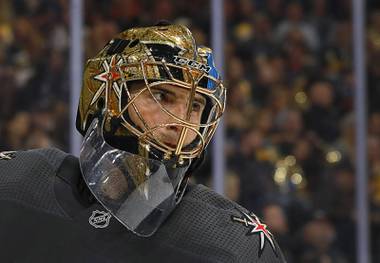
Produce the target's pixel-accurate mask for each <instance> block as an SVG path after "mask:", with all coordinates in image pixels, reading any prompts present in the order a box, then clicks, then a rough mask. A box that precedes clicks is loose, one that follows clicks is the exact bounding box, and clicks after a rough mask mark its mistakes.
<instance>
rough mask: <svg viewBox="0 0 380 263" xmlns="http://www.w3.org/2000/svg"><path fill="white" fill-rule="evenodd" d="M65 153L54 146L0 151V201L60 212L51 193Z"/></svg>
mask: <svg viewBox="0 0 380 263" xmlns="http://www.w3.org/2000/svg"><path fill="white" fill-rule="evenodd" d="M67 156H68V154H67V153H64V152H63V151H61V150H58V149H55V148H49V149H35V150H28V151H7V152H1V153H0V201H11V202H17V203H19V204H22V205H24V206H26V207H29V208H31V209H37V210H43V211H45V212H48V213H52V214H55V215H63V214H64V211H63V210H62V209H61V208H60V206H59V205H58V203H57V201H56V198H55V194H54V180H55V179H56V174H57V171H58V170H59V169H60V166H61V164H62V162H63V160H64V159H65V158H66V157H67Z"/></svg>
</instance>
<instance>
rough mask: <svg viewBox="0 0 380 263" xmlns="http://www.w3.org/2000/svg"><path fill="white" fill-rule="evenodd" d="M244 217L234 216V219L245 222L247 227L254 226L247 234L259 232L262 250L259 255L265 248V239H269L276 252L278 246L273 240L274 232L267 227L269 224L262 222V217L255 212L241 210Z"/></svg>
mask: <svg viewBox="0 0 380 263" xmlns="http://www.w3.org/2000/svg"><path fill="white" fill-rule="evenodd" d="M241 213H242V214H243V218H240V217H235V216H232V221H235V222H239V223H243V224H244V225H245V226H246V227H252V228H251V229H250V231H249V232H248V233H247V235H252V234H259V237H260V250H259V255H261V253H262V252H263V250H264V246H265V240H267V241H268V242H269V243H270V245H271V247H272V249H273V251H274V252H275V253H276V247H275V244H274V242H273V237H272V233H271V232H269V230H268V229H267V225H266V224H263V223H261V222H260V219H259V218H258V217H257V216H256V215H254V214H251V215H249V214H247V213H244V212H242V211H241Z"/></svg>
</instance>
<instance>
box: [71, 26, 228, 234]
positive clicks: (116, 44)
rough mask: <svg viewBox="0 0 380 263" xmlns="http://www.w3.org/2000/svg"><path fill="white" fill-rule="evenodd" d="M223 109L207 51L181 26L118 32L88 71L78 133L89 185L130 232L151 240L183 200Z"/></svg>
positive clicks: (221, 89)
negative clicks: (151, 236) (148, 237)
mask: <svg viewBox="0 0 380 263" xmlns="http://www.w3.org/2000/svg"><path fill="white" fill-rule="evenodd" d="M224 107H225V89H224V87H223V85H222V83H221V79H220V76H219V73H218V71H217V70H216V68H215V66H214V62H213V56H212V52H211V50H210V49H209V48H207V47H198V46H196V44H195V41H194V39H193V37H192V35H191V33H190V31H189V30H188V29H187V28H186V27H184V26H180V25H162V26H154V27H145V28H132V29H129V30H127V31H125V32H122V33H121V34H119V35H118V36H117V37H116V38H114V39H113V40H111V41H110V42H109V43H108V44H107V45H106V46H105V48H104V49H103V50H102V51H101V52H100V53H99V54H98V55H96V57H94V58H92V59H89V60H88V61H87V64H86V67H85V72H84V80H83V87H82V92H81V98H80V102H79V109H78V117H77V128H78V130H79V131H80V132H81V133H82V134H83V135H84V136H85V138H84V142H83V145H82V149H81V153H80V165H81V170H82V174H83V176H84V179H85V182H86V184H87V185H88V187H89V188H90V190H91V191H92V193H93V194H94V196H95V197H96V198H97V200H98V201H99V202H100V203H101V204H102V205H103V206H104V207H105V208H107V209H108V210H109V211H110V212H111V213H112V214H113V215H114V217H115V218H117V219H118V220H119V221H120V222H121V223H122V224H124V225H125V226H126V227H127V228H128V229H130V230H131V231H133V232H134V233H136V234H138V235H141V236H149V235H152V234H153V233H154V232H155V231H156V230H157V228H158V227H159V226H160V225H161V223H162V222H163V221H164V220H165V218H166V217H167V215H169V214H170V212H171V211H172V210H173V209H174V207H175V206H176V204H177V203H178V202H179V201H180V200H181V198H182V195H183V193H184V190H185V187H186V184H187V179H188V176H189V171H190V170H192V169H194V167H195V166H196V165H197V163H198V162H199V159H200V158H201V157H202V153H203V150H204V149H205V147H206V146H207V144H208V143H209V142H210V140H211V137H212V135H213V134H214V132H215V129H216V127H217V124H218V122H219V119H220V117H221V116H222V114H223V111H224Z"/></svg>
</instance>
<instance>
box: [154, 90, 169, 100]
mask: <svg viewBox="0 0 380 263" xmlns="http://www.w3.org/2000/svg"><path fill="white" fill-rule="evenodd" d="M152 94H153V97H154V98H155V99H156V100H157V101H166V100H167V99H168V96H167V92H165V91H164V90H154V91H152Z"/></svg>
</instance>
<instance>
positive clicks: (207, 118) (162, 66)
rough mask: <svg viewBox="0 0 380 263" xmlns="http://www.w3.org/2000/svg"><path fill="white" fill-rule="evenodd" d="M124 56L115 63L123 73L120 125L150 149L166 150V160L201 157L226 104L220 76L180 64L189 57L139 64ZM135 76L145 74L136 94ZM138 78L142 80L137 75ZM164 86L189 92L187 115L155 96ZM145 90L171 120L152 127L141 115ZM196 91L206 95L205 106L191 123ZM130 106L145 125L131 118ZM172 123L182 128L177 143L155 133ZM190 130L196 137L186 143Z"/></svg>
mask: <svg viewBox="0 0 380 263" xmlns="http://www.w3.org/2000/svg"><path fill="white" fill-rule="evenodd" d="M121 59H122V60H123V62H122V63H120V64H119V65H116V66H115V67H117V71H118V73H119V74H120V79H121V87H122V91H121V92H122V94H121V95H122V96H121V99H120V100H119V110H120V113H119V115H118V116H117V117H118V118H121V119H122V121H121V124H122V125H123V126H124V127H125V128H126V129H128V130H129V131H130V132H131V133H133V134H134V135H135V136H137V138H138V140H139V143H140V144H143V145H146V146H147V147H146V148H147V150H148V151H149V147H150V146H153V147H155V148H156V149H158V150H159V151H161V152H163V153H164V158H166V159H170V158H173V157H176V158H177V159H178V160H179V162H180V163H181V162H183V160H184V159H192V158H195V157H198V156H199V155H200V154H201V153H202V151H203V150H204V148H205V147H206V146H207V144H208V143H209V142H210V140H211V137H212V135H213V134H214V132H215V129H216V127H217V124H218V122H219V119H220V117H221V115H222V114H223V111H224V107H225V89H224V87H223V84H222V83H221V81H220V79H218V78H217V77H218V76H217V75H214V76H212V75H210V74H208V73H209V72H207V68H206V67H205V66H204V65H201V64H199V63H198V64H195V63H194V61H193V63H194V65H193V66H189V64H186V66H183V65H178V64H184V63H186V60H185V59H184V58H180V57H175V58H174V61H177V62H178V63H177V64H174V63H169V62H166V61H165V60H164V59H162V60H161V61H159V62H151V61H147V60H145V61H141V62H140V63H127V61H126V59H127V58H126V57H121ZM201 66H204V68H206V70H204V69H202V68H200V67H201ZM197 67H198V68H197ZM133 76H142V78H143V82H142V84H143V85H142V86H143V87H140V89H139V91H138V92H137V93H135V94H132V92H131V90H130V89H129V88H130V87H129V86H130V83H131V81H132V80H133V79H134V78H133ZM136 79H137V80H141V79H140V78H138V77H137V78H136ZM162 85H171V86H174V87H175V88H179V89H184V90H186V91H187V94H188V99H187V105H186V114H185V116H178V115H177V114H176V112H172V111H171V110H170V109H168V108H167V107H165V105H163V104H162V103H161V102H160V101H158V100H157V98H156V97H155V96H154V94H153V93H154V89H155V88H157V87H160V86H162ZM144 92H149V94H150V96H151V97H152V98H153V100H154V102H155V103H156V104H157V105H158V106H159V109H160V110H161V111H162V114H166V115H167V116H169V117H170V120H171V121H170V122H167V123H159V124H157V125H154V126H153V127H152V126H150V125H149V124H148V123H147V122H146V120H145V118H144V116H142V114H141V109H139V108H138V106H137V105H136V103H135V102H136V100H137V99H138V98H139V96H141V95H142V94H143V93H144ZM196 94H199V95H200V96H203V97H204V98H205V100H206V105H205V108H204V110H203V113H202V116H201V119H200V121H198V122H192V121H191V118H190V117H191V114H192V106H193V103H194V99H195V96H196ZM131 108H132V109H133V111H135V112H136V114H137V116H138V118H139V119H140V120H141V123H142V124H143V127H139V126H138V125H136V123H134V122H133V121H132V120H131V118H130V116H129V110H130V109H131ZM173 126H175V127H177V128H178V129H179V130H180V134H179V136H178V140H177V142H176V143H175V144H174V145H173V144H171V145H169V144H168V143H166V142H164V141H163V140H161V139H160V138H159V137H158V136H156V131H158V130H160V129H165V128H168V127H173ZM189 133H190V134H193V135H195V138H194V139H193V140H192V141H191V142H190V143H187V144H186V143H185V141H186V137H187V136H189ZM148 145H149V146H148Z"/></svg>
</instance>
